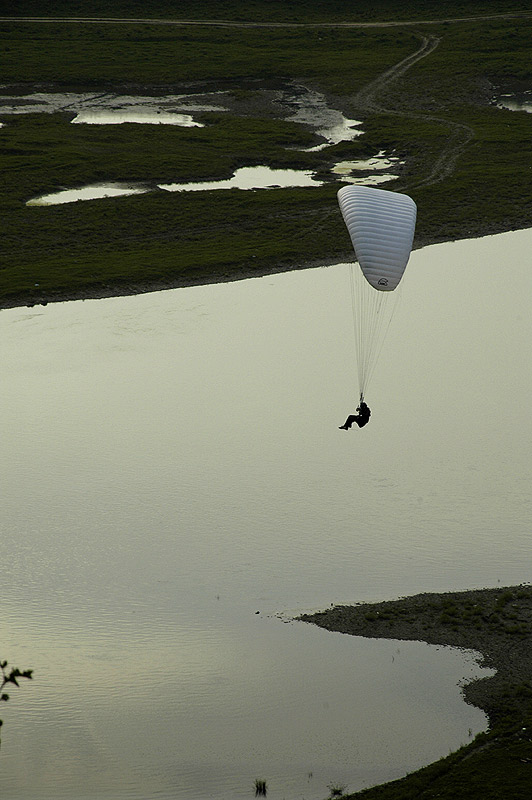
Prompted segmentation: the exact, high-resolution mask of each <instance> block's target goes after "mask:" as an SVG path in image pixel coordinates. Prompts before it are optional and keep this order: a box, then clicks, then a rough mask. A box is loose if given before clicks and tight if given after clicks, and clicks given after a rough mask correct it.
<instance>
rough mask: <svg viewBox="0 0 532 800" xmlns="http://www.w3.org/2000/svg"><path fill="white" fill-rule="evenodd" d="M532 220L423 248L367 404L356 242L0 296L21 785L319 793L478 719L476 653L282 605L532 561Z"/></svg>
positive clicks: (379, 770) (310, 798) (313, 603)
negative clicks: (355, 297) (159, 284)
mask: <svg viewBox="0 0 532 800" xmlns="http://www.w3.org/2000/svg"><path fill="white" fill-rule="evenodd" d="M530 252H532V231H529V230H527V231H519V232H515V233H509V234H502V235H499V236H494V237H487V238H484V239H480V240H469V241H463V242H458V243H451V244H445V245H438V246H433V247H428V248H425V249H423V250H419V251H416V252H415V253H414V254H413V255H412V258H411V262H410V265H409V267H408V269H407V275H406V278H405V281H404V287H403V290H402V298H401V302H400V305H399V307H398V310H397V312H396V316H395V318H394V321H393V325H392V328H391V329H390V334H389V336H388V339H387V340H386V344H385V347H384V349H383V351H382V356H381V360H380V362H379V365H378V368H377V370H376V373H375V377H374V380H373V383H372V385H371V387H370V390H369V392H368V396H367V400H368V403H369V405H370V407H371V409H372V412H373V416H372V419H371V423H370V424H369V425H368V426H367V427H366V428H364V429H363V430H356V431H350V432H348V433H346V432H344V431H339V430H338V425H340V424H341V423H342V422H343V421H344V419H345V417H346V414H347V413H348V412H350V411H352V410H353V407H354V406H355V405H356V400H357V396H356V385H355V381H356V369H355V364H354V345H353V339H352V321H351V302H350V296H349V291H350V290H349V277H348V267H347V265H338V266H334V267H329V268H324V269H314V270H305V271H301V272H293V273H288V274H281V275H276V276H269V277H265V278H260V279H254V280H247V281H241V282H236V283H231V284H218V285H213V286H205V287H194V288H189V289H177V290H171V291H164V292H157V293H152V294H146V295H141V296H136V297H125V298H114V299H105V300H93V301H85V302H81V301H80V302H71V303H61V304H53V305H48V306H47V307H45V308H42V307H36V308H33V309H27V308H23V309H12V310H5V311H2V312H1V313H0V353H1V362H2V368H3V380H2V389H1V395H0V396H1V402H2V413H1V415H0V425H1V429H2V446H3V447H2V450H3V458H2V461H1V464H0V480H1V486H2V510H3V513H2V521H1V525H2V539H3V542H4V548H3V553H2V611H3V613H2V615H1V617H0V631H1V641H2V652H1V653H0V655H1V657H2V658H7V659H8V660H9V661H10V663H12V664H14V665H16V666H19V667H20V668H29V667H32V668H33V669H34V670H35V680H34V681H33V682H31V683H29V682H25V683H24V684H23V685H22V686H21V688H20V689H15V688H14V691H12V692H10V694H11V700H10V702H9V703H7V704H4V707H3V708H2V717H3V719H4V727H3V732H2V750H1V753H0V792H1V794H2V796H3V797H5V798H9V800H19V799H20V800H22V798H24V800H52V799H53V800H60V799H62V798H72V800H74V799H78V798H79V799H80V800H81V798H83V799H85V798H91V799H92V798H98V800H126V799H127V800H151V799H152V798H153V800H155V798H157V800H170V799H171V798H172V799H174V798H177V799H178V800H186V799H188V798H191V799H193V800H195V799H196V798H198V800H199V799H200V798H201V799H202V800H203V798H216V799H217V800H223V799H224V798H225V800H232V799H233V798H235V799H239V798H251V797H253V794H254V780H255V779H256V778H259V779H265V780H266V781H267V782H268V797H269V798H273V800H281V799H282V798H286V800H295V799H296V798H297V799H299V798H306V799H307V800H319V799H320V798H324V797H326V796H327V795H328V794H329V790H328V788H327V787H328V785H329V784H347V786H348V788H349V789H350V790H351V791H354V790H356V789H358V788H363V787H365V786H368V785H371V784H374V783H378V782H381V781H384V780H389V779H392V778H395V777H399V776H401V775H403V774H405V772H407V771H411V770H413V769H415V768H417V767H419V766H421V765H423V764H425V763H427V762H429V761H431V760H434V759H436V758H438V757H440V756H442V755H447V753H448V752H449V750H451V749H454V748H455V747H457V746H458V745H459V744H461V743H465V742H467V741H468V739H469V737H470V736H471V735H474V734H475V733H476V732H478V731H480V730H482V729H484V727H485V724H486V722H485V717H484V715H483V714H482V713H481V712H480V711H479V710H478V709H475V708H472V707H468V706H466V704H465V703H464V702H463V700H462V699H461V696H460V690H459V687H458V686H457V684H459V683H460V682H463V681H464V680H468V679H470V678H471V677H472V676H474V675H478V674H481V671H480V669H479V668H478V666H476V664H475V660H474V656H473V655H471V654H467V653H466V654H464V653H460V652H457V651H453V650H450V649H448V648H435V647H429V646H428V645H425V644H420V643H406V642H393V641H390V642H386V641H365V640H363V639H360V638H356V637H349V636H342V635H339V634H333V633H329V632H327V631H323V630H320V629H318V628H315V627H313V626H311V625H307V624H304V623H300V622H294V621H291V617H293V616H294V615H296V614H297V613H300V612H302V611H308V610H312V609H319V608H324V607H327V606H328V605H330V604H331V603H338V602H360V601H368V600H382V599H392V598H395V597H399V596H404V595H408V594H413V593H416V592H420V591H432V590H434V591H445V590H452V589H468V588H478V587H484V586H489V587H492V586H498V585H507V584H515V583H519V582H528V581H530V579H531V571H530V519H531V499H532V498H531V488H530V487H531V485H532V459H531V458H530V452H531V444H532V441H531V440H532V423H531V418H530V396H531V388H532V386H531V384H532V377H531V376H532V370H531V369H530V342H531V341H532V315H531V314H530V301H531V297H532V272H531V270H530Z"/></svg>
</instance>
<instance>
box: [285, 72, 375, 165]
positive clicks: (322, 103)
mask: <svg viewBox="0 0 532 800" xmlns="http://www.w3.org/2000/svg"><path fill="white" fill-rule="evenodd" d="M285 102H289V103H290V104H291V105H293V106H295V108H296V111H295V113H292V114H291V115H289V116H287V117H286V119H288V120H290V121H291V122H298V123H300V124H303V125H309V126H312V127H313V128H315V130H316V134H317V135H318V136H320V137H322V138H323V139H325V141H324V142H322V143H320V144H318V145H314V146H313V147H308V148H304V149H305V151H307V152H315V151H319V150H323V149H325V148H326V147H330V146H331V145H333V144H339V142H349V141H352V140H353V139H355V138H356V137H357V136H361V135H362V133H363V131H362V130H361V129H360V128H359V126H360V125H362V123H361V122H360V121H358V120H354V119H347V118H346V117H345V116H344V115H343V114H342V112H341V111H338V110H336V109H334V108H331V107H330V106H329V104H328V102H327V99H326V97H325V95H323V94H321V93H320V92H316V91H313V90H310V89H307V88H306V87H303V86H296V87H294V90H293V93H292V94H290V93H286V95H285Z"/></svg>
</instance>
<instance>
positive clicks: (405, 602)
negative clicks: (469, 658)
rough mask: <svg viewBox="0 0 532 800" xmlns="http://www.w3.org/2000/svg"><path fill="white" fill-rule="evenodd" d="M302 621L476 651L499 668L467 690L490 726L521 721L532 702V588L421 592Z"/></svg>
mask: <svg viewBox="0 0 532 800" xmlns="http://www.w3.org/2000/svg"><path fill="white" fill-rule="evenodd" d="M299 619H301V620H303V621H304V622H311V623H313V624H315V625H319V626H320V627H322V628H326V629H327V630H330V631H338V632H340V633H348V634H351V635H353V636H364V637H369V638H377V639H402V640H410V641H412V640H415V641H423V642H427V643H429V644H438V645H449V646H452V647H458V648H462V649H467V650H475V651H477V652H478V653H480V654H481V655H480V656H479V663H480V664H481V665H482V666H485V667H491V668H493V669H495V670H496V673H495V675H494V676H493V677H488V678H482V679H480V680H477V681H474V682H472V683H470V684H468V685H467V686H466V687H465V688H464V697H465V700H466V701H467V702H468V703H471V704H473V705H475V706H478V707H479V708H481V709H483V710H484V711H485V712H486V713H487V714H488V717H489V720H490V726H493V725H494V724H496V723H497V722H498V721H500V720H501V719H503V718H506V717H509V716H511V717H516V716H517V717H521V716H523V715H525V714H526V712H527V708H528V709H530V706H531V704H532V685H531V682H532V586H528V585H526V586H525V585H523V586H512V587H506V588H500V589H480V590H475V591H468V592H450V593H448V594H447V593H446V594H419V595H415V596H413V597H407V598H403V599H400V600H394V601H387V602H383V603H372V604H366V603H363V604H360V605H354V606H336V607H333V608H330V609H327V610H326V611H322V612H318V613H315V614H303V615H302V616H301V617H299Z"/></svg>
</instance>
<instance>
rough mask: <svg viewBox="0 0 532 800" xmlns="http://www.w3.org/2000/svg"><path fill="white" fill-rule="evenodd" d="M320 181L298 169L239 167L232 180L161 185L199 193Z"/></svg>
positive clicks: (166, 187)
mask: <svg viewBox="0 0 532 800" xmlns="http://www.w3.org/2000/svg"><path fill="white" fill-rule="evenodd" d="M319 185H321V181H317V180H315V179H314V178H313V177H312V172H310V171H304V170H298V169H270V167H241V168H240V169H237V170H236V172H235V174H234V175H233V177H232V178H229V180H225V181H201V182H199V183H164V184H163V183H161V184H159V188H160V189H165V190H166V191H167V192H201V191H207V190H209V189H273V188H275V187H288V186H319Z"/></svg>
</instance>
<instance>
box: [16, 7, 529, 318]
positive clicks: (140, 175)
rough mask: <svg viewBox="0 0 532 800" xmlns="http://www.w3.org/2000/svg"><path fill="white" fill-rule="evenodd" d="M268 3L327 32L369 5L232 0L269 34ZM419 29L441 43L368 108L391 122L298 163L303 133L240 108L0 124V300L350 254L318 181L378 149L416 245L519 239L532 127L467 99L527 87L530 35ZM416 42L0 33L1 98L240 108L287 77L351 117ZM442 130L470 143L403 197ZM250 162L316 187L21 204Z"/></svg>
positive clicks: (408, 36)
mask: <svg viewBox="0 0 532 800" xmlns="http://www.w3.org/2000/svg"><path fill="white" fill-rule="evenodd" d="M237 5H238V4H235V3H221V4H213V3H206V4H204V5H202V6H201V13H202V14H203V13H204V14H205V15H206V16H211V15H214V11H215V10H218V11H220V13H222V11H224V13H227V14H228V15H229V16H230V14H229V12H230V11H231V10H232V13H234V15H235V18H238V17H239V15H238V14H237V13H236V9H237ZM510 6H512V4H511V3H509V4H508V7H510ZM69 7H70V6H69ZM128 7H129V8H130V9H131V10H132V12H134V13H135V14H137V15H140V14H139V10H140V9H141V8H142V10H143V15H145V14H148V12H149V15H150V16H158V10H159V11H160V12H161V14H162V12H163V11H164V9H166V12H165V13H168V14H170V9H171V8H172V6H170V5H169V4H168V3H167V4H164V3H161V4H159V5H157V4H149V5H147V6H146V5H142V6H140V5H139V4H131V5H128ZM513 7H515V6H513ZM39 8H40V9H41V11H40V12H39V13H44V11H43V9H44V8H45V4H44V5H42V4H41V5H40V6H39V4H38V3H34V4H33V5H31V6H28V11H27V13H30V10H31V9H33V10H34V13H37V11H38V9H39ZM48 8H49V10H50V9H51V6H49V7H48ZM66 8H67V7H66V6H65V9H66ZM74 8H75V7H74V6H72V13H74V10H73V9H74ZM98 8H100V9H101V10H100V11H99V12H98V13H104V10H105V8H106V9H108V11H107V12H105V13H106V14H110V15H113V14H114V15H119V11H120V13H125V11H121V10H120V9H124V8H125V4H122V5H120V4H118V5H114V4H109V5H106V6H105V8H104V4H103V3H101V4H100V5H98V4H95V5H94V6H90V7H88V6H87V8H86V14H85V15H89V13H97V9H98ZM173 8H174V9H177V6H173ZM191 8H192V6H190V5H189V6H187V5H186V4H182V5H180V6H179V13H180V14H182V15H183V16H188V15H189V14H191V13H192V11H191ZM238 8H240V9H242V6H240V5H238ZM274 8H275V9H276V13H277V12H279V13H280V11H281V10H283V13H284V14H285V15H287V16H290V14H296V12H297V13H299V14H303V9H305V14H307V17H308V19H317V18H318V16H319V14H321V19H325V20H326V21H327V22H329V21H331V19H333V18H339V17H338V15H341V14H347V15H348V17H349V18H351V17H353V16H356V14H358V13H360V14H362V15H363V16H367V15H368V14H369V11H368V9H369V5H368V4H347V5H346V3H342V2H338V3H336V2H333V3H329V4H326V3H325V4H324V3H322V4H320V3H317V2H316V3H309V4H308V5H305V6H304V5H303V4H301V3H287V4H280V3H278V4H274V5H273V4H267V5H265V4H264V3H260V2H257V3H255V4H252V5H251V6H247V5H246V7H245V11H246V14H247V13H248V12H249V13H250V14H255V16H256V18H260V16H261V15H262V18H268V19H270V18H272V14H273V11H272V9H274ZM494 8H495V6H494V4H491V3H485V4H482V8H480V5H476V6H475V9H477V10H482V11H493V10H494ZM60 9H61V6H56V4H54V5H53V9H51V10H52V11H53V13H56V12H57V14H59V13H60ZM91 9H93V11H91ZM320 9H321V11H320ZM386 9H387V10H388V12H390V14H391V13H392V10H393V9H397V4H395V5H394V4H393V3H382V4H380V5H379V6H377V7H376V8H375V12H374V13H375V16H379V13H383V14H384V13H385V10H386ZM416 9H417V10H418V11H419V9H418V8H417V6H406V7H405V8H404V12H405V14H407V16H409V17H411V16H412V14H413V13H414V11H415V10H416ZM431 9H432V11H433V12H434V14H435V13H436V12H435V5H432V6H430V7H429V6H427V7H426V8H425V7H424V9H423V10H424V11H428V10H431ZM443 11H445V13H449V15H451V16H452V15H459V14H460V13H462V12H463V11H464V4H458V3H457V4H451V3H449V4H443V5H441V7H440V12H443ZM470 11H471V9H470ZM115 12H116V13H115ZM185 12H186V13H185ZM207 12H208V13H207ZM325 12H326V13H325ZM348 12H349V13H348ZM355 12H356V13H355ZM32 13H33V12H32ZM176 13H177V11H176ZM335 14H336V15H337V16H336V17H335ZM215 16H216V15H215ZM240 16H242V15H241V14H240ZM307 17H306V18H307ZM416 30H417V29H416ZM427 31H428V32H429V33H430V34H431V35H437V36H439V37H441V43H440V45H439V47H438V48H437V49H436V50H435V51H434V52H433V53H432V54H431V55H430V56H429V57H428V58H426V59H424V60H422V61H420V62H419V63H418V64H416V66H415V67H413V68H412V70H411V71H409V72H408V73H407V74H406V75H405V76H404V77H403V78H402V79H401V80H399V81H397V82H395V83H394V84H392V86H391V87H390V88H389V89H388V90H387V92H386V93H385V95H384V96H383V97H382V105H383V106H384V107H386V108H389V109H392V110H393V109H397V110H401V113H402V114H404V113H405V111H406V116H400V115H398V114H389V113H385V112H383V113H380V114H374V115H372V116H370V117H369V118H367V119H366V120H365V122H364V130H365V134H364V136H362V137H360V138H358V139H356V140H355V141H353V142H350V143H345V142H344V143H341V144H339V145H337V146H336V147H331V148H327V149H326V150H323V151H320V152H314V153H305V152H301V150H300V149H296V148H303V147H308V146H310V145H312V144H314V143H316V142H317V139H316V138H315V137H314V136H313V134H312V132H311V131H310V129H306V128H304V127H303V126H301V125H297V124H295V123H293V122H282V121H279V120H276V119H272V118H271V116H268V115H267V114H266V113H265V112H264V113H263V110H262V109H261V108H260V107H258V106H256V107H255V108H254V107H253V106H252V105H250V106H249V109H248V111H247V115H246V116H239V117H235V116H233V115H232V114H229V113H220V114H208V115H204V117H203V118H202V117H201V116H199V117H198V119H200V120H203V121H204V122H205V123H206V127H204V128H188V129H187V128H177V127H174V126H172V127H170V126H152V127H150V126H143V125H120V126H86V125H71V124H70V120H71V119H72V116H73V115H72V113H68V112H67V111H64V112H63V113H58V114H53V115H18V116H11V117H6V118H4V119H3V121H4V122H5V123H7V124H6V125H5V127H4V128H3V129H2V131H1V137H0V168H1V169H2V176H3V180H2V184H1V186H0V213H1V214H2V219H3V229H4V237H3V253H2V256H3V257H2V262H1V266H0V304H4V305H5V304H9V303H13V302H18V301H20V302H25V301H32V300H33V299H34V298H37V299H38V298H39V297H40V296H42V295H43V294H44V293H48V295H49V296H50V297H53V296H54V291H55V292H56V293H57V295H58V296H59V295H60V296H64V295H65V294H66V295H68V293H69V292H70V293H71V295H72V296H75V295H76V294H79V293H82V292H83V291H84V290H87V291H89V290H92V289H95V288H96V289H97V288H98V287H103V286H105V287H112V286H113V285H115V286H116V287H117V289H118V290H120V288H121V287H124V286H126V285H127V286H140V285H146V284H149V283H150V282H168V283H172V282H173V283H179V282H180V281H186V280H195V281H199V282H201V281H208V280H209V279H211V278H215V279H219V278H221V277H238V276H239V275H247V274H250V273H253V272H255V273H256V274H260V273H261V272H263V271H265V270H269V269H282V268H283V267H286V266H290V267H293V266H303V265H305V264H307V263H310V262H312V263H330V262H331V261H332V260H334V259H338V260H340V259H343V258H350V257H351V252H352V251H351V246H350V242H349V238H348V236H347V233H346V231H345V230H344V227H343V223H342V222H341V219H340V217H339V213H338V209H337V204H336V198H335V195H336V190H337V189H338V188H339V186H340V185H341V184H340V183H339V182H338V181H336V180H335V179H333V176H332V174H331V172H330V167H331V166H332V165H333V164H334V163H335V161H338V160H344V159H353V158H357V157H362V158H364V157H368V156H371V155H374V154H375V153H376V152H377V151H379V150H381V149H385V150H386V151H387V152H392V151H394V152H395V154H396V155H399V156H401V157H403V159H404V160H405V167H404V170H403V173H402V174H401V177H400V180H399V181H397V182H396V183H395V187H396V188H398V189H400V190H404V191H408V192H409V193H410V194H411V195H412V197H414V199H415V200H416V202H417V203H418V207H419V216H418V225H417V234H416V242H417V243H418V244H419V243H423V242H427V241H444V240H447V239H452V238H459V237H463V236H473V235H481V234H483V233H486V232H487V231H502V230H508V229H512V228H519V227H525V226H527V225H529V224H530V221H531V219H532V206H531V200H530V198H531V197H532V191H531V178H532V175H531V171H530V168H529V165H530V164H531V163H532V158H531V157H532V152H531V148H532V144H531V143H532V115H527V114H516V113H512V112H507V111H501V110H498V109H496V108H493V107H489V106H488V105H487V103H486V94H485V93H484V94H482V89H483V87H485V85H486V84H487V81H492V82H500V83H503V82H505V81H507V82H508V81H511V80H520V81H526V80H527V79H529V78H530V80H531V81H532V76H531V74H530V72H531V69H532V67H531V65H530V63H529V59H528V57H527V54H528V48H529V42H530V40H531V37H532V23H531V22H529V21H527V20H521V21H520V22H519V25H516V23H515V21H514V20H509V21H504V20H500V19H498V20H492V21H486V22H483V23H478V24H475V25H472V24H471V23H462V24H451V25H448V24H442V25H438V26H430V30H429V29H428V28H427ZM422 32H423V29H422V28H419V29H418V32H416V31H414V30H413V29H412V28H410V27H407V28H400V27H399V28H383V29H359V30H349V29H341V28H332V29H328V28H326V29H320V28H315V29H314V28H309V29H301V28H289V29H284V28H257V29H236V28H213V27H179V26H178V27H173V26H163V25H138V24H131V25H129V24H128V25H99V24H95V25H86V26H82V25H75V24H56V23H46V24H44V25H38V24H32V23H1V24H0V33H1V35H2V41H3V45H4V47H3V48H2V52H1V54H0V70H1V74H2V77H3V81H4V83H11V84H12V85H13V86H14V87H16V88H15V89H14V91H17V92H21V91H22V92H23V91H30V90H31V89H32V87H38V88H40V90H43V89H47V88H52V87H53V88H54V89H55V90H67V89H68V90H76V89H77V90H89V91H95V92H98V91H102V92H106V91H109V90H111V89H117V90H118V91H123V92H128V93H150V92H153V93H162V94H164V93H165V92H170V93H180V92H182V91H186V90H187V87H188V90H190V89H191V88H193V89H195V90H200V89H209V90H215V89H223V90H225V91H228V92H230V93H231V96H232V97H233V98H237V99H238V98H240V99H241V100H246V99H247V100H248V101H249V100H250V99H252V98H253V97H254V92H255V87H256V85H257V83H256V81H258V80H259V81H260V82H261V85H262V86H268V87H270V88H275V87H276V86H279V85H281V84H286V82H288V81H291V80H294V81H296V82H300V83H303V84H305V85H308V86H311V87H314V88H317V89H320V90H321V91H323V92H325V93H326V94H328V95H329V102H330V103H331V104H332V105H333V106H335V107H337V108H339V109H341V110H343V111H344V113H345V114H346V115H347V116H350V117H355V118H356V111H357V109H356V105H355V104H354V103H353V97H354V96H355V94H356V92H357V91H358V90H359V89H361V88H362V87H363V86H364V85H366V84H367V83H368V82H369V81H371V80H372V79H373V78H374V77H376V76H377V75H379V74H381V73H382V72H383V71H384V70H386V69H388V68H389V67H390V66H391V65H393V64H394V63H397V62H398V61H400V60H401V59H402V58H404V57H405V56H406V55H408V54H409V53H412V52H413V51H414V50H415V49H416V48H417V46H418V45H419V41H420V35H421V33H422ZM473 37H474V41H475V44H476V47H475V48H473V47H471V41H472V39H473ZM21 87H22V88H21ZM479 87H480V88H479ZM455 122H460V123H461V124H465V125H468V126H470V127H471V128H472V129H473V131H474V137H473V139H472V141H471V142H470V143H469V145H468V146H467V147H466V149H465V151H464V152H463V153H462V155H461V156H460V158H459V159H458V161H457V163H456V165H455V169H454V171H453V172H452V174H451V175H450V176H448V177H447V178H446V179H445V180H444V181H441V182H439V183H435V184H433V185H431V186H423V185H419V186H418V184H419V183H420V182H421V181H423V179H424V178H425V177H426V175H427V174H428V173H429V172H430V170H431V167H432V164H433V163H434V161H435V159H436V158H437V157H438V155H439V153H440V152H441V150H442V148H443V147H445V144H446V142H447V141H448V138H449V135H450V132H451V130H452V125H453V123H455ZM261 163H267V164H268V165H270V166H274V167H293V168H300V169H313V170H315V171H316V173H317V174H318V175H319V176H320V177H322V178H325V179H327V180H329V182H328V183H327V184H326V185H324V186H323V187H319V188H312V189H276V190H268V191H258V192H238V191H236V190H235V191H231V192H227V191H224V192H209V193H205V194H203V193H202V194H201V195H199V194H197V193H193V194H174V193H172V194H170V193H161V192H152V193H149V194H145V195H140V196H136V197H123V198H114V199H113V198H109V199H106V200H98V201H91V202H82V203H81V202H80V203H76V204H68V205H65V206H56V207H40V208H35V207H33V208H29V207H26V206H25V202H26V201H27V200H28V199H30V198H32V197H34V196H37V195H40V194H44V193H49V192H53V191H57V190H59V189H61V188H75V187H80V186H83V185H86V184H89V183H95V182H103V181H139V182H147V183H150V184H151V185H155V184H156V183H171V182H178V181H188V180H206V179H216V178H219V179H221V178H227V177H229V176H230V175H231V174H232V172H233V171H234V170H235V169H237V168H238V167H240V166H247V165H257V164H261ZM35 283H39V291H40V292H41V295H39V294H37V293H36V291H35Z"/></svg>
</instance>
